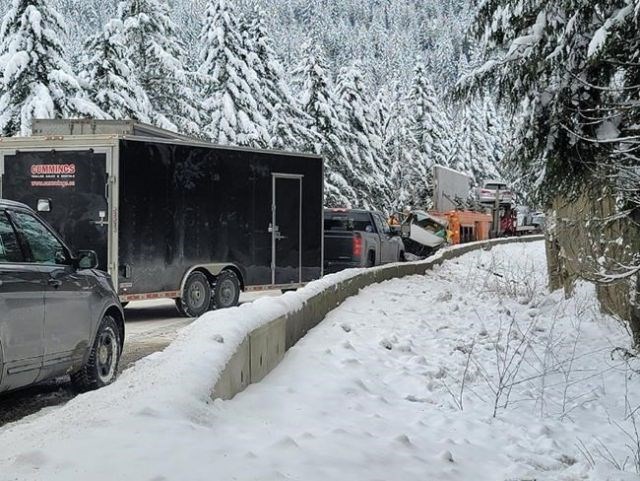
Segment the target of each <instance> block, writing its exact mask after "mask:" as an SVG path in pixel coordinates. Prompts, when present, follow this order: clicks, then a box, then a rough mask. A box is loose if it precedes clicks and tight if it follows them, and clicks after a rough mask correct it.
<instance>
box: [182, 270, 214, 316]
mask: <svg viewBox="0 0 640 481" xmlns="http://www.w3.org/2000/svg"><path fill="white" fill-rule="evenodd" d="M211 296H212V294H211V284H210V283H209V279H208V278H207V276H205V275H204V274H203V273H202V272H192V273H191V274H190V275H189V277H187V282H185V284H184V290H183V291H182V297H181V298H180V299H178V300H177V303H178V305H179V307H178V311H180V313H181V314H182V315H184V316H185V317H199V316H201V315H202V314H204V313H205V312H207V311H208V310H209V309H210V305H211Z"/></svg>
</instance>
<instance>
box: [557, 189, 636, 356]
mask: <svg viewBox="0 0 640 481" xmlns="http://www.w3.org/2000/svg"><path fill="white" fill-rule="evenodd" d="M621 210H622V209H621V206H618V205H616V199H615V198H614V197H613V196H612V195H611V194H610V193H609V192H608V191H607V188H606V187H605V188H603V187H602V186H594V188H593V189H592V190H591V191H586V192H583V193H582V194H581V195H580V196H579V197H577V198H571V199H569V198H564V197H562V196H557V197H556V198H555V199H554V201H553V203H552V206H551V209H550V211H549V212H548V216H547V233H546V250H547V268H548V271H549V287H550V289H552V290H555V289H560V288H563V289H564V291H565V293H566V295H567V296H568V295H570V294H571V292H572V290H573V286H574V283H575V281H576V280H578V279H586V280H588V281H594V282H596V284H597V289H596V290H597V295H598V300H599V301H600V306H601V308H602V310H603V311H605V312H607V313H609V314H613V315H615V316H618V317H619V318H620V319H622V320H624V321H626V322H628V323H629V327H630V330H631V332H632V333H633V337H634V342H635V344H636V345H640V275H639V274H638V273H637V272H636V273H633V269H632V267H633V266H637V265H638V264H639V262H640V260H639V258H638V257H639V253H640V222H639V221H640V212H639V211H638V208H637V207H636V208H635V209H633V210H631V212H630V213H629V214H626V215H622V214H620V212H621ZM623 266H624V267H623Z"/></svg>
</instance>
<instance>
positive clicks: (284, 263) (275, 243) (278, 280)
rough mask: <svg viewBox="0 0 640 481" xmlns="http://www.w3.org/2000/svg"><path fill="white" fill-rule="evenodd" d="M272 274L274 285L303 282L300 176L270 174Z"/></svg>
mask: <svg viewBox="0 0 640 481" xmlns="http://www.w3.org/2000/svg"><path fill="white" fill-rule="evenodd" d="M269 231H270V232H271V253H272V257H271V258H272V261H271V276H272V283H273V284H274V285H286V284H298V283H301V282H302V271H301V268H300V266H301V265H302V259H301V255H302V251H301V246H302V176H301V175H293V174H273V203H272V220H271V225H270V226H269Z"/></svg>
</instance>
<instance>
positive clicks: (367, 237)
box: [324, 209, 404, 274]
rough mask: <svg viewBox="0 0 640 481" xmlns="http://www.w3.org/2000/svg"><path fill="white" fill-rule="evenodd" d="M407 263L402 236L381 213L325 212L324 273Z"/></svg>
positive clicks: (361, 211) (349, 210)
mask: <svg viewBox="0 0 640 481" xmlns="http://www.w3.org/2000/svg"><path fill="white" fill-rule="evenodd" d="M403 260H404V245H403V243H402V239H401V238H400V232H399V230H397V229H392V228H391V227H390V226H389V224H388V223H387V221H386V219H385V218H384V216H383V215H382V214H381V213H380V212H373V211H368V210H360V209H325V211H324V272H325V274H328V273H331V272H338V271H341V270H343V269H348V268H350V267H371V266H377V265H380V264H387V263H389V262H399V261H403Z"/></svg>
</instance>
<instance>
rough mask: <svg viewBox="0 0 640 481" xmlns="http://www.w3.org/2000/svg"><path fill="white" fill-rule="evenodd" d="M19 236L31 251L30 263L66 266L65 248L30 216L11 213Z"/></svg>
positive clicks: (40, 223)
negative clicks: (21, 236) (22, 237)
mask: <svg viewBox="0 0 640 481" xmlns="http://www.w3.org/2000/svg"><path fill="white" fill-rule="evenodd" d="M11 217H12V219H15V220H16V221H17V224H18V228H19V230H20V232H21V234H22V235H23V236H24V239H25V240H26V242H27V244H28V245H29V248H30V249H31V261H32V262H39V263H43V264H66V262H67V256H66V254H65V248H64V247H63V245H62V244H61V243H60V241H58V239H56V237H55V236H54V235H53V234H52V233H51V232H50V231H49V229H47V228H46V227H45V225H44V224H43V223H42V222H40V221H39V220H38V219H36V218H35V217H33V216H32V215H30V214H26V213H24V212H12V213H11Z"/></svg>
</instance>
